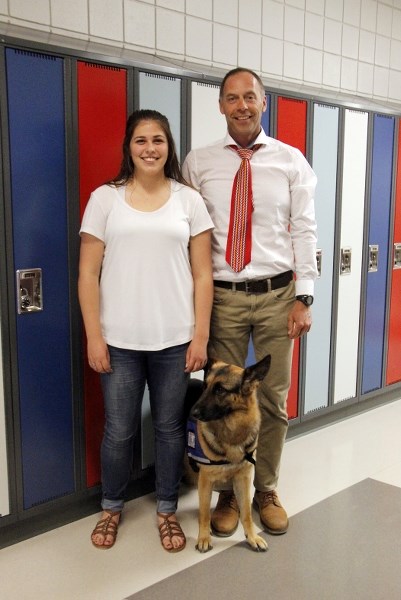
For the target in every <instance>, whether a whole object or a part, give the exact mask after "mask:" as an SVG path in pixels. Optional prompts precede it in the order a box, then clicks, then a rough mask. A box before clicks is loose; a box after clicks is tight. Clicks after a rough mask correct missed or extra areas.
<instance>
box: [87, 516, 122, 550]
mask: <svg viewBox="0 0 401 600" xmlns="http://www.w3.org/2000/svg"><path fill="white" fill-rule="evenodd" d="M103 512H104V513H106V514H107V515H108V517H105V518H104V519H99V521H98V522H97V523H96V527H95V529H94V530H93V531H92V533H91V542H92V544H93V545H94V546H95V548H99V549H100V550H108V549H109V548H112V547H113V546H114V544H115V541H116V537H117V533H118V526H119V524H120V521H121V517H120V519H119V521H118V523H116V522H115V521H113V517H115V516H116V515H121V511H120V510H118V511H116V512H112V511H110V510H104V511H103ZM99 534H100V535H102V536H103V544H97V543H96V542H95V541H94V539H93V537H94V536H95V535H99ZM108 535H109V536H110V537H111V538H112V541H111V544H105V543H104V542H105V540H106V537H107V536H108Z"/></svg>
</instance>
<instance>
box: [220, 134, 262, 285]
mask: <svg viewBox="0 0 401 600" xmlns="http://www.w3.org/2000/svg"><path fill="white" fill-rule="evenodd" d="M261 145H262V144H255V145H254V146H252V148H238V146H234V145H230V146H229V147H230V148H232V149H233V150H235V152H238V154H239V156H240V158H241V164H240V167H239V169H238V171H237V173H236V175H235V178H234V183H233V189H232V193H231V211H230V224H229V227H228V238H227V248H226V261H227V262H228V264H229V265H230V266H231V268H232V269H233V271H235V272H236V273H238V272H239V271H242V269H243V268H244V267H245V266H246V265H247V264H248V263H249V262H250V261H251V248H252V211H253V198H252V172H251V164H250V159H251V157H252V155H253V153H254V152H256V150H259V148H260V147H261Z"/></svg>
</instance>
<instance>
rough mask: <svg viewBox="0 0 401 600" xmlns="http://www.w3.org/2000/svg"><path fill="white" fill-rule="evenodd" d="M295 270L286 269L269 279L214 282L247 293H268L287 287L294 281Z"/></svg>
mask: <svg viewBox="0 0 401 600" xmlns="http://www.w3.org/2000/svg"><path fill="white" fill-rule="evenodd" d="M292 278H293V272H292V271H285V273H280V275H275V276H274V277H270V278H269V279H248V281H238V282H236V281H218V280H215V281H214V282H213V283H214V285H215V286H216V287H222V288H226V289H228V290H231V291H233V292H246V293H247V294H266V293H267V292H271V291H272V290H277V289H278V288H282V287H285V286H286V285H288V284H289V283H290V281H292Z"/></svg>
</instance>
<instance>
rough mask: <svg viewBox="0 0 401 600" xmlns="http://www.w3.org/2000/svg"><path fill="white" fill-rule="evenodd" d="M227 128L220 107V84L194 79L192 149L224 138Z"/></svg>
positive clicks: (192, 85)
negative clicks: (200, 81)
mask: <svg viewBox="0 0 401 600" xmlns="http://www.w3.org/2000/svg"><path fill="white" fill-rule="evenodd" d="M226 130H227V124H226V119H225V117H224V115H222V114H221V113H220V108H219V86H218V85H214V84H212V83H199V82H197V81H193V82H192V84H191V149H193V148H201V147H202V146H206V145H207V144H211V143H212V142H214V141H216V140H220V139H222V138H223V137H224V136H225V134H226Z"/></svg>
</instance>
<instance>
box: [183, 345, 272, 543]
mask: <svg viewBox="0 0 401 600" xmlns="http://www.w3.org/2000/svg"><path fill="white" fill-rule="evenodd" d="M270 361H271V357H270V355H267V356H266V357H265V358H263V359H262V360H261V361H259V362H258V363H256V364H254V365H252V366H250V367H246V368H245V369H242V368H240V367H237V366H234V365H230V364H227V363H224V362H222V361H220V360H215V359H209V361H208V364H207V366H206V368H205V380H204V387H203V392H202V393H201V395H200V397H199V399H198V400H197V401H196V402H195V403H194V405H193V406H192V409H191V411H190V415H189V419H188V431H187V454H188V458H189V462H190V464H191V466H192V467H193V469H194V470H196V471H198V494H199V534H198V540H197V544H196V548H197V550H199V552H208V551H209V550H211V549H212V547H213V546H212V543H211V515H210V504H211V498H212V491H213V486H214V484H215V483H217V482H227V481H232V484H233V489H234V492H235V496H236V498H237V501H238V506H239V509H240V519H241V523H242V526H243V528H244V532H245V536H246V539H247V542H248V544H249V545H250V546H251V547H252V548H253V549H254V550H255V551H265V550H267V543H266V541H265V540H264V539H263V538H262V537H260V536H259V535H257V534H256V531H255V526H254V524H253V520H252V510H251V507H252V500H251V484H252V474H253V464H255V460H254V457H253V455H254V453H255V450H256V445H257V438H258V433H259V427H260V411H259V406H258V400H257V395H256V392H257V388H258V387H259V384H260V383H261V381H262V380H263V379H264V377H265V376H266V375H267V372H268V370H269V367H270ZM198 396H199V394H198Z"/></svg>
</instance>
